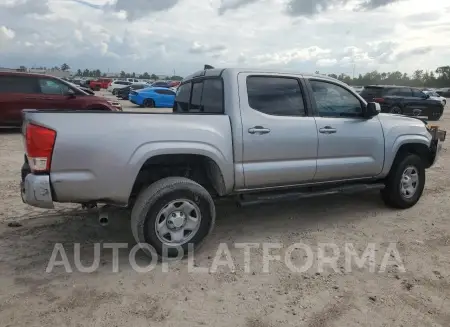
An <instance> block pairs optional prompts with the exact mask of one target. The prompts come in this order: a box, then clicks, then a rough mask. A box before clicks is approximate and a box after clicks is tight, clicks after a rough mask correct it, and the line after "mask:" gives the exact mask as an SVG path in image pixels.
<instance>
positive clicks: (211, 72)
mask: <svg viewBox="0 0 450 327" xmlns="http://www.w3.org/2000/svg"><path fill="white" fill-rule="evenodd" d="M225 73H230V74H232V75H237V74H239V73H255V74H271V75H272V74H287V75H298V76H299V77H303V78H312V77H316V78H320V79H326V80H330V81H335V82H336V81H337V82H339V83H342V84H345V83H343V82H341V81H339V80H338V79H335V78H333V77H330V76H327V75H320V74H310V73H302V72H295V71H289V70H281V69H280V70H274V69H261V68H238V67H236V68H212V69H203V70H199V71H196V72H195V73H192V74H190V75H188V76H186V77H185V78H184V79H183V81H182V83H185V82H187V81H189V80H192V79H195V78H200V77H220V76H222V75H223V74H225Z"/></svg>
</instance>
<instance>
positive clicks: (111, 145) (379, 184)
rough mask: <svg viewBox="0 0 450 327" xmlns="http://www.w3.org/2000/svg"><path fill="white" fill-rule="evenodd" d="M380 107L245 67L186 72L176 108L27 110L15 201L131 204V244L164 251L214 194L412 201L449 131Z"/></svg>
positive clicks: (200, 228) (194, 223)
mask: <svg viewBox="0 0 450 327" xmlns="http://www.w3.org/2000/svg"><path fill="white" fill-rule="evenodd" d="M379 111H380V107H379V105H378V104H377V103H366V102H365V101H364V100H363V99H362V98H361V97H360V96H359V95H358V94H357V93H356V92H355V91H354V90H352V89H351V88H350V87H349V86H347V85H346V84H343V83H341V82H339V81H338V80H335V79H332V78H328V77H326V76H316V75H302V74H295V73H294V74H293V73H281V72H273V71H265V70H248V69H206V70H202V71H199V72H197V73H195V74H192V75H191V76H188V77H186V78H185V79H184V80H183V82H182V84H181V85H180V87H179V89H178V92H177V96H176V99H175V104H174V108H173V113H161V114H150V113H132V112H108V113H105V112H77V111H73V112H67V111H65V112H55V111H54V110H53V111H45V110H43V111H35V110H26V111H25V112H24V124H23V134H24V139H25V145H26V155H25V163H24V166H23V167H22V183H21V192H22V198H23V201H24V202H25V203H28V204H30V205H32V206H37V207H42V208H53V203H54V202H72V203H80V204H83V205H85V206H94V205H97V204H106V205H109V206H111V205H113V206H123V207H129V208H130V209H131V229H132V232H133V235H134V237H135V239H136V241H137V242H139V243H146V244H149V245H151V246H152V247H153V248H154V249H155V250H156V252H157V253H158V254H159V255H162V254H163V253H165V255H168V256H174V255H178V250H179V249H180V248H182V249H183V250H188V244H193V245H194V246H193V247H189V248H195V247H196V246H198V245H199V244H200V243H201V242H202V240H203V239H204V238H205V237H206V236H207V235H208V234H209V233H210V231H211V230H212V228H213V226H214V221H215V217H216V212H215V200H216V199H219V198H222V197H229V196H233V197H234V198H235V199H236V201H237V202H238V203H239V204H241V205H249V204H259V203H263V202H274V201H275V202H278V201H281V200H285V199H291V200H293V199H298V198H302V197H311V196H317V195H329V194H335V193H342V192H360V191H362V190H369V189H379V190H380V193H381V196H382V198H383V200H384V202H385V203H386V204H387V205H389V206H392V207H395V208H400V209H405V208H409V207H411V206H413V205H414V204H415V203H416V202H417V201H418V200H419V198H420V197H421V195H422V192H423V189H424V184H425V169H427V168H429V167H431V166H432V165H433V164H434V162H435V161H436V158H437V156H438V153H439V151H440V149H441V146H442V145H441V142H442V141H444V140H445V131H442V130H439V129H438V128H437V127H436V126H429V125H427V123H426V122H424V121H422V120H419V119H416V118H409V117H404V116H400V115H393V114H382V113H379ZM163 249H165V250H167V252H164V251H163ZM176 250H177V251H176Z"/></svg>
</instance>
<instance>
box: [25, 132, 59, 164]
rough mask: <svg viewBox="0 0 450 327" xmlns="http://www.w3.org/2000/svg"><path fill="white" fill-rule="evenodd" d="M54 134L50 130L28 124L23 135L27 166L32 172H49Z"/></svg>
mask: <svg viewBox="0 0 450 327" xmlns="http://www.w3.org/2000/svg"><path fill="white" fill-rule="evenodd" d="M55 138H56V132H55V131H54V130H52V129H49V128H46V127H42V126H38V125H34V124H28V125H27V128H26V134H25V141H26V142H25V144H26V152H27V158H28V164H29V165H30V169H31V171H32V172H49V171H50V163H51V159H52V153H53V147H54V145H55Z"/></svg>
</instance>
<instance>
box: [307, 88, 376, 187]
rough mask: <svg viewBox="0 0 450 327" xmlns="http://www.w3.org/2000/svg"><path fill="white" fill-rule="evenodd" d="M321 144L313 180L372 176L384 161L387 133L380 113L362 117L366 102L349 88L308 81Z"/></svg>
mask: <svg viewBox="0 0 450 327" xmlns="http://www.w3.org/2000/svg"><path fill="white" fill-rule="evenodd" d="M309 84H310V86H311V91H312V94H313V97H312V98H313V99H312V102H313V105H314V106H315V111H316V122H317V129H318V137H319V145H318V155H317V172H316V175H315V178H314V180H315V181H318V182H321V181H337V180H346V179H353V178H365V177H373V176H376V175H378V174H379V173H381V171H382V169H383V164H384V135H383V130H382V127H381V123H380V121H379V119H378V117H377V116H375V117H373V118H371V119H365V118H363V117H362V106H363V105H364V103H362V102H361V100H360V99H359V98H358V97H357V96H356V95H355V94H353V93H352V92H351V91H350V90H348V89H346V88H344V87H342V86H341V85H338V84H334V83H332V82H330V81H325V80H309Z"/></svg>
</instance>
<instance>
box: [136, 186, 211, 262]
mask: <svg viewBox="0 0 450 327" xmlns="http://www.w3.org/2000/svg"><path fill="white" fill-rule="evenodd" d="M179 199H187V200H189V201H191V202H193V203H195V204H196V205H197V207H198V208H199V210H200V215H201V219H200V222H199V227H198V229H197V231H196V232H195V233H194V232H192V233H194V235H192V236H191V235H190V234H188V235H189V236H191V238H190V240H188V241H187V242H186V243H184V244H179V245H178V246H179V247H181V248H182V249H183V254H184V255H187V253H188V251H189V250H190V247H189V244H192V245H193V248H194V249H198V247H199V246H200V245H201V244H202V242H203V240H204V239H205V238H206V237H207V236H208V235H209V234H210V233H211V231H212V229H213V227H214V223H215V218H216V210H215V205H214V201H213V199H212V197H211V195H210V194H209V193H208V191H207V190H206V189H205V188H203V186H201V185H200V184H197V183H196V182H194V181H192V180H190V179H188V178H184V177H167V178H163V179H161V180H159V181H157V182H155V183H153V184H151V185H150V186H149V187H147V188H146V189H144V190H142V191H141V193H140V194H139V195H138V197H137V199H136V202H135V203H134V206H133V209H132V211H131V231H132V232H133V236H134V239H135V240H136V242H137V243H146V244H148V245H150V246H151V247H152V248H153V249H154V250H155V251H156V254H157V255H158V257H159V258H162V257H163V256H164V255H167V256H168V257H175V256H177V255H178V248H177V246H172V245H170V244H167V243H163V242H162V241H161V240H160V237H159V236H158V235H157V230H156V226H155V223H156V219H158V214H159V212H160V211H161V210H162V209H163V208H164V207H165V206H167V205H168V204H169V203H170V202H171V201H175V200H179ZM166 219H167V218H166ZM163 248H166V249H167V252H164V250H163ZM142 249H143V251H144V252H145V253H146V254H147V255H149V256H151V255H152V253H151V252H150V251H149V250H148V249H146V248H142Z"/></svg>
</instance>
